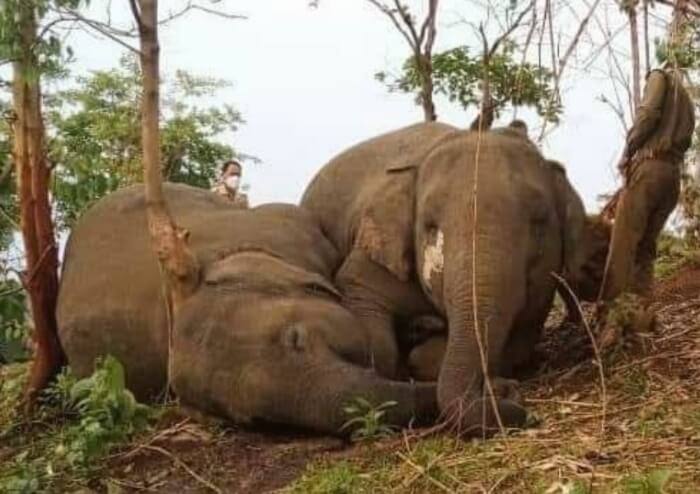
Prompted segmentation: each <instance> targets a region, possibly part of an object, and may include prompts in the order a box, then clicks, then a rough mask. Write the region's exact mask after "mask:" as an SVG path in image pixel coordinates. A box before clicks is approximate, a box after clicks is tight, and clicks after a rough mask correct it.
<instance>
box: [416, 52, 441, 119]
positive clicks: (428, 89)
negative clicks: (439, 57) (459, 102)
mask: <svg viewBox="0 0 700 494" xmlns="http://www.w3.org/2000/svg"><path fill="white" fill-rule="evenodd" d="M418 68H419V70H420V77H421V103H422V105H423V119H424V120H425V121H426V122H434V121H435V120H437V115H436V114H435V104H434V103H433V63H432V61H431V60H430V55H418Z"/></svg>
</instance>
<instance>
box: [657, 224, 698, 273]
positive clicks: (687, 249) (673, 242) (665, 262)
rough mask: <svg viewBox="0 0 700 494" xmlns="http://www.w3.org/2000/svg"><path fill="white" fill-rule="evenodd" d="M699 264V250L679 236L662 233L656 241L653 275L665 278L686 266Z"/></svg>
mask: <svg viewBox="0 0 700 494" xmlns="http://www.w3.org/2000/svg"><path fill="white" fill-rule="evenodd" d="M693 265H695V266H700V252H698V251H697V250H694V249H693V248H691V246H690V245H689V244H688V243H687V242H685V241H684V240H683V239H681V238H679V237H675V236H673V235H669V234H663V235H661V236H660V237H659V241H658V243H657V257H656V264H655V265H654V271H655V275H656V276H657V277H658V278H665V277H668V276H671V275H673V274H674V273H676V272H677V271H678V270H680V269H682V268H684V267H686V266H693Z"/></svg>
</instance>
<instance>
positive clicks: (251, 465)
mask: <svg viewBox="0 0 700 494" xmlns="http://www.w3.org/2000/svg"><path fill="white" fill-rule="evenodd" d="M655 293H656V300H657V301H656V303H655V307H656V309H657V314H658V325H657V328H656V332H655V333H654V334H653V335H642V341H641V343H640V342H639V341H637V342H636V343H635V344H633V345H632V347H631V348H623V349H621V350H620V351H622V352H625V357H624V358H628V359H630V360H632V361H644V362H648V363H649V364H650V365H651V366H652V368H651V371H653V372H658V373H660V374H662V375H664V376H675V377H677V378H681V379H682V378H683V377H684V376H683V373H688V372H691V370H692V368H697V367H696V366H692V365H691V366H690V367H687V366H685V365H683V361H682V359H683V352H684V348H678V346H683V345H686V346H687V345H688V344H692V341H694V342H695V344H697V342H698V339H699V338H700V329H699V328H700V322H699V321H700V269H694V270H686V271H684V272H681V273H679V274H677V275H676V276H674V277H672V278H670V279H668V280H665V281H664V282H663V283H661V284H659V285H658V286H657V288H656V290H655ZM554 327H556V324H554V323H553V324H552V325H551V327H549V328H548V331H547V332H546V337H545V341H544V343H543V345H542V347H541V350H540V351H541V352H542V356H543V357H544V358H547V359H548V360H549V363H548V364H547V365H546V366H545V367H543V368H541V369H539V370H538V371H537V372H536V373H535V374H534V375H533V376H532V378H531V379H530V380H528V381H527V382H525V383H524V391H525V395H526V396H528V397H535V398H533V400H534V402H537V398H536V397H537V396H546V395H548V394H550V393H548V392H547V390H548V389H549V390H551V389H552V386H556V387H557V388H558V389H559V391H562V390H563V389H567V388H568V389H570V392H571V393H572V394H574V393H576V389H577V387H578V386H579V385H580V384H581V383H586V385H590V383H591V380H595V375H596V374H595V371H594V370H593V369H590V368H587V367H586V366H588V367H590V366H589V365H588V364H589V363H590V357H591V356H592V351H591V345H590V344H589V343H588V341H589V339H588V335H587V333H584V332H582V331H581V330H580V328H579V329H578V330H575V329H574V328H568V329H566V328H564V329H558V330H556V331H555V330H554V329H553V328H554ZM688 335H690V336H692V338H693V340H692V341H691V343H689V342H688V340H687V339H686V338H685V337H687V336H688ZM645 338H646V340H645ZM652 341H653V343H652ZM685 350H687V348H686V349H685ZM693 355H695V354H693ZM618 365H619V364H618ZM695 377H697V376H695ZM669 378H670V377H669ZM553 383H554V384H553ZM361 450H362V448H358V447H353V446H351V445H349V444H347V443H345V442H343V441H341V440H339V439H335V438H328V437H320V436H313V435H308V434H303V433H289V432H285V431H254V430H245V429H240V428H221V427H211V426H202V425H198V424H197V423H196V422H195V421H193V420H192V419H190V418H183V417H182V416H171V417H169V418H168V419H167V420H166V422H165V423H164V424H163V425H162V426H161V427H160V428H159V430H158V431H157V432H156V433H155V434H154V435H151V436H149V437H146V438H143V439H142V442H140V443H139V442H136V443H135V444H134V445H131V446H130V447H128V448H127V449H126V450H124V451H120V452H119V453H117V454H115V455H112V457H110V458H109V459H108V462H107V464H106V465H105V466H106V469H105V474H104V476H103V478H102V480H101V482H100V483H101V484H102V486H101V487H98V490H103V489H104V485H105V483H106V484H108V485H109V486H110V492H182V493H189V492H235V493H241V494H244V493H251V494H253V493H255V494H259V493H264V492H272V491H275V490H278V489H280V488H282V487H284V486H286V485H288V484H289V483H290V482H293V481H294V480H295V479H297V478H298V477H299V476H300V475H301V474H302V472H304V470H305V468H306V466H307V464H309V463H310V462H312V461H318V460H319V459H325V460H328V459H333V458H348V457H350V458H351V457H352V456H353V455H356V454H361V453H360V451H361ZM96 487H97V486H96Z"/></svg>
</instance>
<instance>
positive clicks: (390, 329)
mask: <svg viewBox="0 0 700 494" xmlns="http://www.w3.org/2000/svg"><path fill="white" fill-rule="evenodd" d="M335 284H336V286H337V287H338V288H339V289H340V290H341V291H342V292H343V297H344V305H345V306H346V307H347V308H348V309H349V310H350V311H352V312H353V313H354V314H355V315H356V317H357V318H358V319H359V321H360V322H361V323H362V324H363V325H364V327H365V328H366V330H367V331H368V334H369V339H370V351H371V355H370V361H371V362H372V366H373V367H374V369H375V370H376V371H377V372H378V373H379V374H380V375H382V376H385V377H387V378H396V377H397V376H398V375H399V349H398V341H397V337H396V331H395V321H396V318H397V316H399V315H409V314H410V313H412V311H414V310H415V311H416V313H421V312H423V313H425V312H428V311H429V306H428V305H427V302H425V301H424V299H423V300H421V298H422V297H423V296H422V293H421V292H420V291H419V290H418V291H417V290H416V289H415V288H413V287H412V286H411V285H410V284H409V283H404V282H401V281H400V280H398V279H397V278H396V277H395V276H394V275H393V274H392V273H391V272H389V271H388V270H386V269H385V268H383V267H382V266H380V265H378V264H376V263H375V262H374V261H372V260H371V259H370V258H369V257H367V256H366V255H365V253H364V252H362V251H361V250H359V249H356V250H353V251H352V252H351V253H350V255H349V256H348V257H347V258H346V260H345V262H344V263H343V265H342V266H341V267H340V269H339V270H338V272H337V273H336V276H335Z"/></svg>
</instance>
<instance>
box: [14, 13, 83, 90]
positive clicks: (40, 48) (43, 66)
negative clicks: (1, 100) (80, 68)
mask: <svg viewBox="0 0 700 494" xmlns="http://www.w3.org/2000/svg"><path fill="white" fill-rule="evenodd" d="M89 3H90V2H89V0H33V1H32V2H31V6H33V7H34V11H35V15H36V17H37V19H38V20H39V21H41V20H42V19H45V18H47V17H50V15H51V10H52V8H55V7H68V8H71V9H75V8H78V7H80V6H81V5H89ZM29 6H30V2H27V1H26V0H3V2H2V3H0V63H4V62H10V61H13V60H15V59H16V58H17V56H18V54H19V53H20V50H21V49H22V44H21V37H20V33H19V24H18V23H17V12H18V11H19V8H20V7H24V8H29ZM54 28H55V24H54V23H53V22H48V23H46V25H45V26H43V27H42V29H41V34H42V36H41V37H40V38H39V39H38V40H37V42H36V43H34V44H33V45H32V52H33V53H32V54H33V56H34V59H35V60H36V61H37V64H36V66H35V67H33V68H32V70H33V71H35V72H34V73H30V74H24V76H25V77H26V78H30V79H31V78H33V77H36V76H38V75H39V74H45V75H49V76H51V75H57V74H60V73H62V71H63V65H64V63H65V62H66V61H67V60H69V59H70V58H72V55H73V54H72V51H71V49H70V47H69V46H66V45H65V44H64V43H62V41H61V33H59V32H57V31H56V30H55V29H54ZM0 82H1V81H0Z"/></svg>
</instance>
